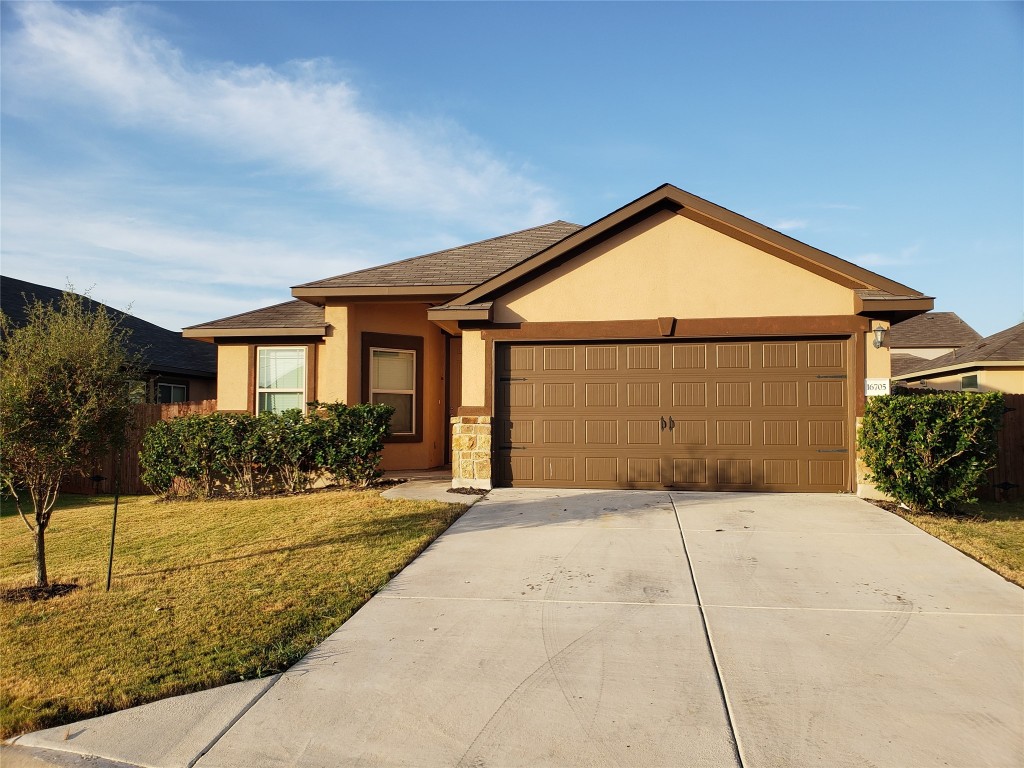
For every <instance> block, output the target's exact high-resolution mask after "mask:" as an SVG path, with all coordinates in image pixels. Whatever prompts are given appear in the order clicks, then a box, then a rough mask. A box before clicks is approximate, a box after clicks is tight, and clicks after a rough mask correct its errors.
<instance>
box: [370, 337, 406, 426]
mask: <svg viewBox="0 0 1024 768" xmlns="http://www.w3.org/2000/svg"><path fill="white" fill-rule="evenodd" d="M370 402H371V403H384V404H385V405H390V406H392V407H393V408H394V409H395V413H394V415H393V416H392V417H391V434H392V435H411V434H413V433H414V432H415V431H416V430H415V425H416V353H415V352H414V351H413V350H405V349H378V348H376V347H371V348H370Z"/></svg>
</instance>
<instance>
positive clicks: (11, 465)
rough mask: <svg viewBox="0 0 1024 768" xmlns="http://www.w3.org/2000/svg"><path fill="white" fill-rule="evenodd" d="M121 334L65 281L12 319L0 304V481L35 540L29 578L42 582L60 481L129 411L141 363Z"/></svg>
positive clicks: (106, 443)
mask: <svg viewBox="0 0 1024 768" xmlns="http://www.w3.org/2000/svg"><path fill="white" fill-rule="evenodd" d="M130 333H131V331H130V330H128V329H126V328H122V327H121V326H120V321H119V320H118V319H117V318H115V317H112V316H111V315H109V314H107V312H106V310H105V308H104V307H103V306H102V305H98V304H94V303H93V302H91V301H89V300H88V299H87V298H83V297H82V296H79V295H78V294H76V293H73V292H72V291H71V290H70V289H69V290H68V291H66V292H65V293H64V295H63V297H62V298H61V300H60V302H59V304H56V305H53V304H44V303H43V302H40V301H38V300H35V301H32V302H30V303H29V305H28V309H27V313H26V322H25V324H24V325H22V326H21V327H17V328H16V327H13V326H12V324H11V322H10V320H9V318H7V316H6V315H4V314H3V313H2V312H0V484H2V486H3V490H4V491H6V492H8V493H10V494H11V495H13V496H14V500H15V504H16V505H17V508H18V514H20V515H21V519H22V520H23V521H24V522H25V525H26V526H27V527H28V529H29V531H30V532H31V533H32V535H33V536H34V538H35V568H36V574H35V577H36V584H37V585H38V586H43V587H45V586H48V584H49V580H48V578H47V573H46V539H45V534H46V528H47V526H48V525H49V523H50V516H51V515H52V514H53V508H54V504H55V503H56V502H57V498H58V496H59V494H60V487H61V483H62V482H63V481H64V480H65V479H66V478H68V477H70V476H72V475H73V474H76V473H78V474H83V473H84V472H85V470H86V469H87V468H88V466H89V461H90V459H92V458H94V457H98V456H101V455H103V454H104V453H105V452H107V451H108V450H110V449H111V448H112V447H114V446H116V445H118V444H120V442H121V440H123V438H124V433H125V429H126V427H127V426H128V424H129V422H130V420H131V418H132V415H133V412H134V408H133V403H132V395H131V392H132V389H133V384H134V383H135V382H137V381H138V380H139V379H140V378H141V365H140V360H139V357H138V355H137V353H133V352H131V351H130V350H129V347H128V345H127V341H128V337H129V335H130ZM19 491H21V492H22V495H25V494H27V495H28V498H29V500H30V501H31V516H32V518H33V519H32V520H30V519H29V516H28V515H26V513H25V509H23V507H22V504H23V499H22V498H19V495H18V494H19ZM26 506H27V504H26Z"/></svg>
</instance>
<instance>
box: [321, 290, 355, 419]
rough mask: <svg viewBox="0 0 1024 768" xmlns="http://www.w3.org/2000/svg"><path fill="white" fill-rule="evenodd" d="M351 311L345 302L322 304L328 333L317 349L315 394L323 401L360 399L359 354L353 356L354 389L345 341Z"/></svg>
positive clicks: (352, 401)
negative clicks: (350, 384) (355, 367)
mask: <svg viewBox="0 0 1024 768" xmlns="http://www.w3.org/2000/svg"><path fill="white" fill-rule="evenodd" d="M350 314H351V313H350V310H349V307H348V306H346V305H333V306H331V305H328V306H326V307H324V322H325V323H327V326H328V328H327V334H328V335H327V337H326V338H325V339H324V343H323V346H321V347H320V349H319V352H320V358H319V361H318V362H319V365H318V366H317V369H316V382H317V394H318V395H319V397H320V401H321V402H324V403H334V402H339V403H357V402H359V389H358V386H359V377H358V365H359V359H358V355H357V356H356V359H355V364H356V366H357V369H356V387H357V388H356V390H355V391H354V392H350V391H349V376H350V370H349V369H350V367H351V361H350V360H349V355H348V343H347V340H348V333H349V318H350Z"/></svg>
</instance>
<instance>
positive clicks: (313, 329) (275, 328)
mask: <svg viewBox="0 0 1024 768" xmlns="http://www.w3.org/2000/svg"><path fill="white" fill-rule="evenodd" d="M326 332H327V328H326V324H325V321H324V308H323V307H317V306H314V305H313V304H309V303H307V302H305V301H300V300H299V299H293V300H292V301H285V302H282V303H281V304H274V305H273V306H271V307H264V308H263V309H254V310H253V311H251V312H242V313H241V314H238V315H231V316H230V317H223V318H221V319H220V320H211V321H210V322H208V323H200V324H199V325H190V326H189V327H187V328H185V329H184V330H183V331H182V334H183V335H184V336H186V337H188V338H197V339H209V338H213V337H214V336H296V335H302V336H323V335H324V333H326Z"/></svg>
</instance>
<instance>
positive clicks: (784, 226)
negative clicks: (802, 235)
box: [772, 219, 810, 232]
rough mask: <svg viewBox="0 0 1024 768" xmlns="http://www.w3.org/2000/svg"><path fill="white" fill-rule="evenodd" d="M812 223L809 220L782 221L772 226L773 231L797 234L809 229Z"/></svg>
mask: <svg viewBox="0 0 1024 768" xmlns="http://www.w3.org/2000/svg"><path fill="white" fill-rule="evenodd" d="M809 226H810V222H809V221H808V220H807V219H780V220H779V221H777V222H775V223H774V224H773V225H772V229H777V230H779V231H780V232H795V231H797V230H800V229H807V227H809Z"/></svg>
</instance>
